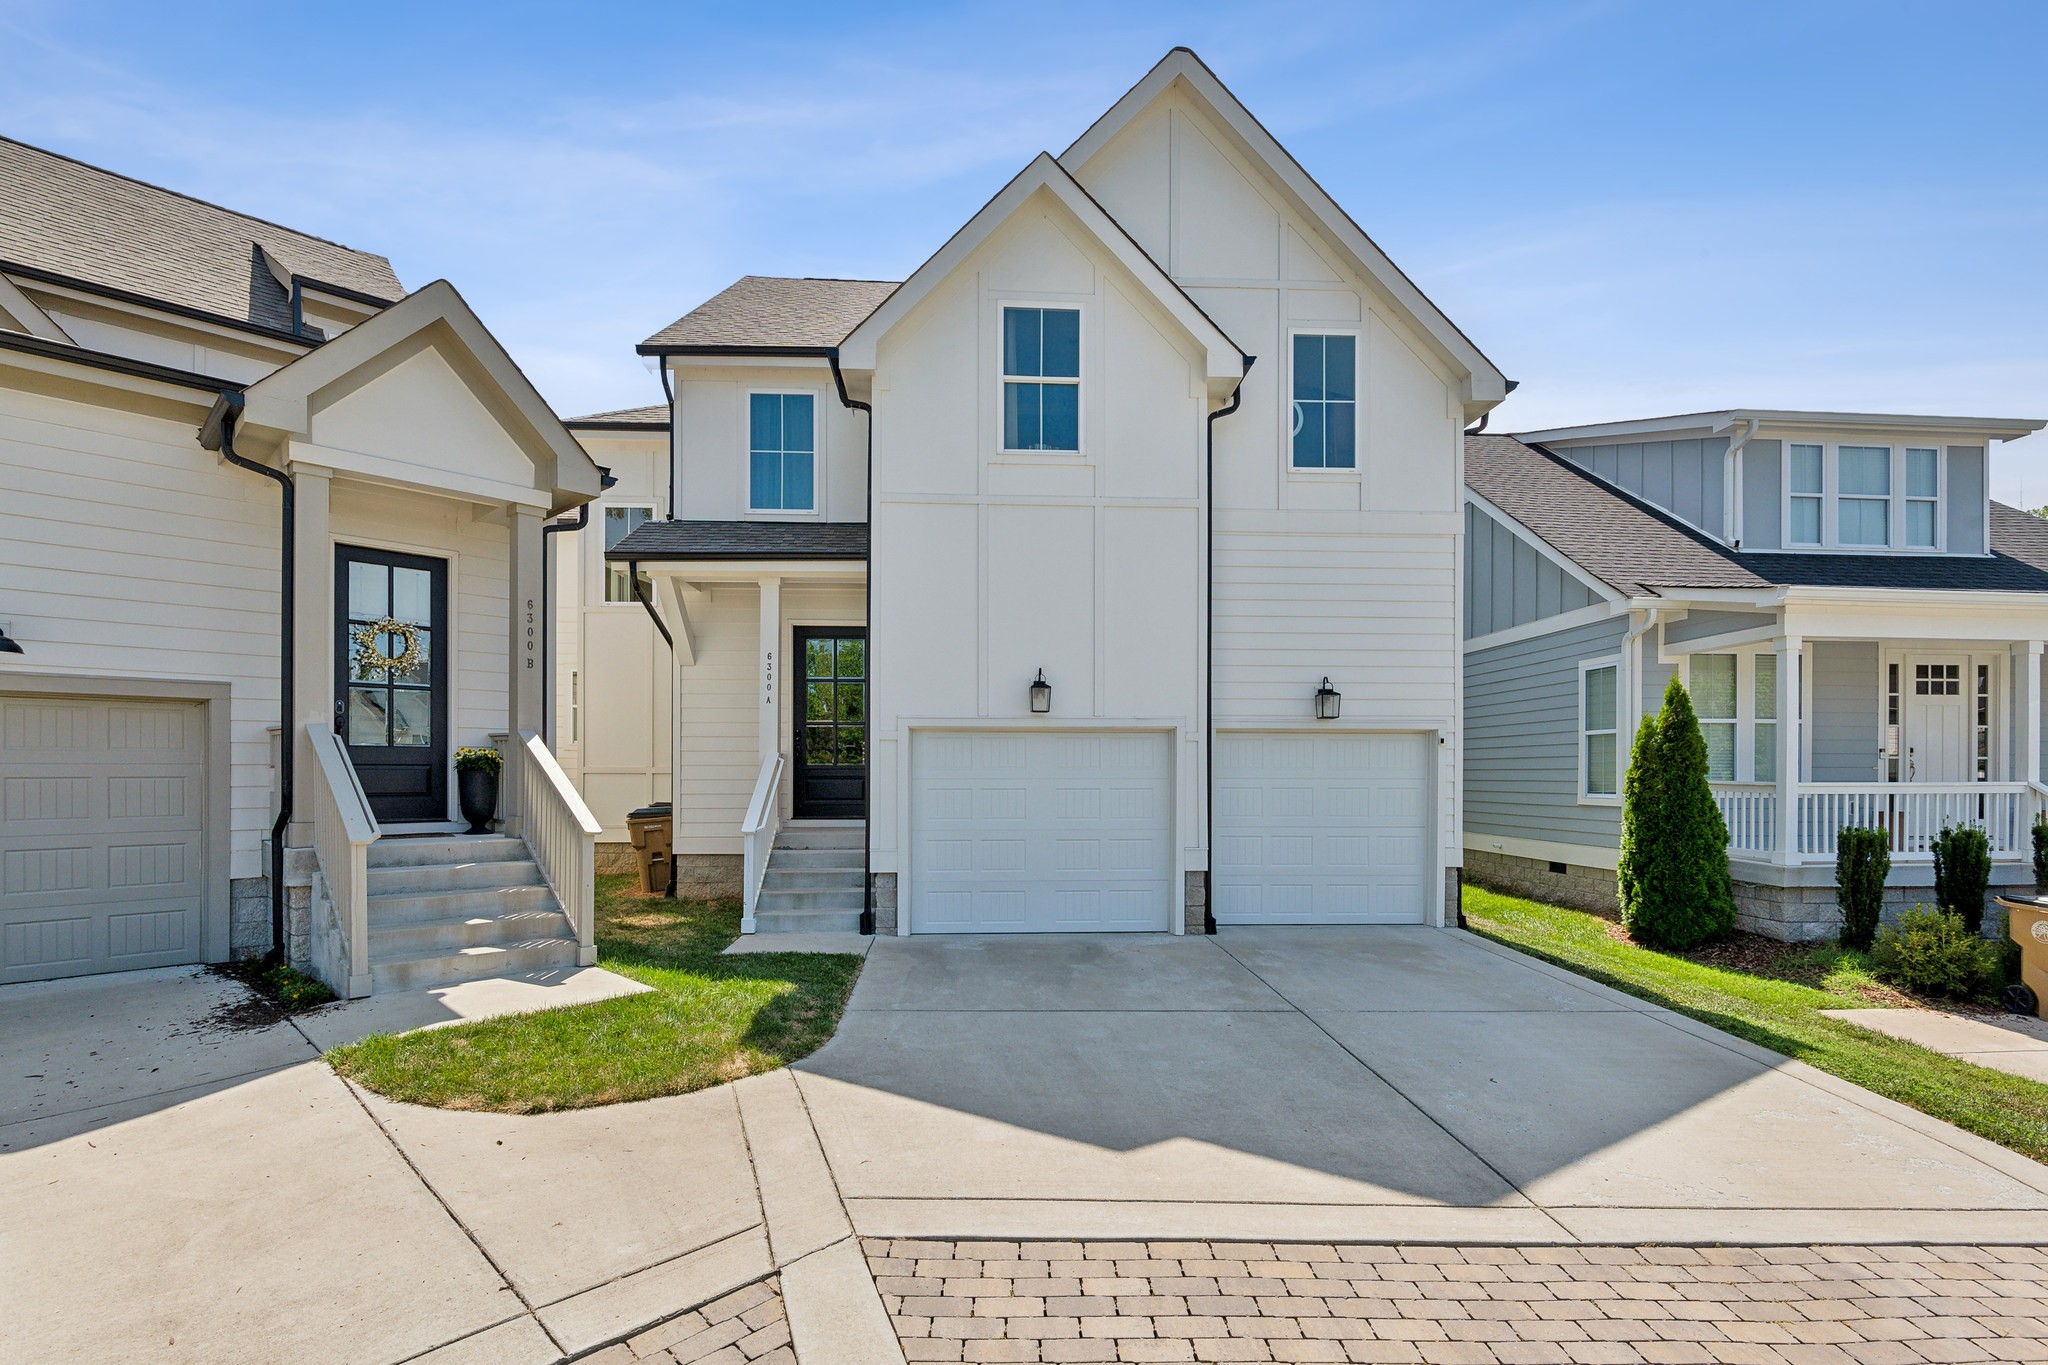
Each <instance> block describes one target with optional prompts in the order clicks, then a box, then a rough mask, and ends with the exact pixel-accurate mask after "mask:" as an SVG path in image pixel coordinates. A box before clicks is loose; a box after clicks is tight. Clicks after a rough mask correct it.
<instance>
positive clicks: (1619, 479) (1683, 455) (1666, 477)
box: [1549, 436, 1728, 536]
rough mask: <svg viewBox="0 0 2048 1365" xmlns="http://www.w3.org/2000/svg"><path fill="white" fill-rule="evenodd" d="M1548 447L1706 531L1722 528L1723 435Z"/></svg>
mask: <svg viewBox="0 0 2048 1365" xmlns="http://www.w3.org/2000/svg"><path fill="white" fill-rule="evenodd" d="M1549 449H1551V450H1552V451H1553V452H1555V453H1556V454H1557V455H1558V456H1560V457H1561V458H1563V459H1565V460H1568V461H1570V462H1571V463H1573V464H1575V465H1577V466H1578V467H1579V468H1581V469H1583V470H1586V471H1587V472H1589V473H1591V474H1593V475H1594V476H1596V477H1598V478H1600V479H1603V480H1605V481H1606V482H1608V483H1611V484H1613V485H1614V486H1615V487H1616V488H1620V489H1623V490H1625V491H1627V492H1630V493H1633V494H1635V495H1636V496H1637V497H1639V498H1641V499H1642V500H1643V501H1644V502H1647V503H1649V504H1650V505H1651V506H1653V507H1659V508H1662V509H1663V510H1664V511H1666V512H1669V513H1670V514H1671V515H1672V516H1675V517H1677V518H1678V519H1679V520H1680V521H1684V522H1688V523H1690V524H1691V525H1694V526H1697V527H1699V528H1700V529H1701V530H1703V531H1705V532H1707V534H1709V535H1715V536H1719V535H1724V534H1726V531H1727V516H1726V512H1725V509H1724V508H1723V506H1722V504H1723V503H1724V502H1725V500H1726V478H1727V474H1726V470H1727V459H1728V438H1727V437H1726V436H1709V437H1704V438H1701V439H1697V440H1687V441H1627V442H1622V443H1619V444H1614V445H1580V446H1551V447H1549Z"/></svg>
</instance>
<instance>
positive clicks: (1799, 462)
mask: <svg viewBox="0 0 2048 1365" xmlns="http://www.w3.org/2000/svg"><path fill="white" fill-rule="evenodd" d="M1790 455H1791V459H1790V461H1789V463H1790V465H1791V489H1792V524H1791V526H1790V527H1789V528H1787V534H1786V539H1785V543H1786V544H1788V545H1818V544H1820V509H1821V490H1822V486H1823V485H1822V483H1821V447H1819V446H1818V445H1802V444H1799V443H1798V442H1794V443H1793V445H1792V448H1791V451H1790Z"/></svg>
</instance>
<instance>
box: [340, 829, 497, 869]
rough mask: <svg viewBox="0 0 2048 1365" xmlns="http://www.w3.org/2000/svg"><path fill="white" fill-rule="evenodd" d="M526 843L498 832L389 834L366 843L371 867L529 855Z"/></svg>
mask: <svg viewBox="0 0 2048 1365" xmlns="http://www.w3.org/2000/svg"><path fill="white" fill-rule="evenodd" d="M530 856H531V855H530V854H528V852H527V851H526V844H525V842H524V841H523V840H520V839H511V838H507V837H506V836H505V835H502V834H389V835H386V836H385V837H384V838H382V839H379V840H378V841H377V842H376V843H374V844H371V845H370V849H369V859H368V861H369V865H370V866H371V867H421V866H427V865H436V866H444V867H445V866H447V865H448V864H450V863H493V862H499V863H501V862H511V861H515V860H518V859H523V858H529V857H530Z"/></svg>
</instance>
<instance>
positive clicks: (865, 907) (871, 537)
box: [825, 346, 903, 934]
mask: <svg viewBox="0 0 2048 1365" xmlns="http://www.w3.org/2000/svg"><path fill="white" fill-rule="evenodd" d="M825 363H826V364H828V365H830V366H831V367H832V384H833V387H835V388H837V389H838V390H839V401H840V403H841V404H842V405H844V406H845V407H848V408H852V409H853V410H855V411H856V412H864V413H866V414H867V415H868V455H867V460H868V473H867V486H868V488H867V491H868V558H867V564H866V566H865V567H866V570H867V571H866V572H865V573H864V574H862V575H861V594H862V596H861V620H862V622H864V623H865V626H866V630H867V651H866V652H867V674H868V688H869V691H868V699H869V702H870V707H869V711H868V715H869V718H870V719H872V718H873V715H874V711H873V706H872V702H873V700H874V690H873V689H874V681H875V408H874V404H872V403H863V402H861V401H860V400H859V399H858V398H855V397H854V396H853V395H852V394H850V393H848V392H847V391H846V376H845V375H844V374H842V373H840V370H839V348H838V347H837V346H834V347H831V348H830V349H828V350H827V351H826V352H825ZM868 738H869V741H870V742H871V743H872V741H873V739H874V732H873V730H872V729H870V730H869V732H868ZM869 757H870V758H872V757H873V753H872V750H871V751H870V753H869ZM873 790H874V787H873V784H872V783H870V784H869V787H868V791H869V792H872V791H873ZM861 799H862V801H864V802H865V801H867V800H868V799H869V797H868V796H867V795H866V794H863V796H862V798H861ZM867 816H868V812H866V811H863V812H862V815H861V824H862V825H863V826H866V825H867V823H868V820H867ZM862 835H863V837H862V839H861V846H860V848H861V852H860V856H861V865H860V883H861V898H860V932H862V933H863V934H872V933H874V932H875V874H874V873H873V872H872V871H871V870H870V866H869V864H870V855H869V853H868V849H869V843H868V839H867V837H866V835H867V831H866V829H865V828H864V829H863V830H862ZM897 913H898V914H899V915H900V914H902V913H903V912H902V908H901V907H900V906H899V907H898V909H897Z"/></svg>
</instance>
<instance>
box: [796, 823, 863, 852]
mask: <svg viewBox="0 0 2048 1365" xmlns="http://www.w3.org/2000/svg"><path fill="white" fill-rule="evenodd" d="M867 843H868V827H867V826H866V825H784V826H783V827H782V828H781V829H779V830H777V831H776V833H775V847H776V848H777V849H778V850H780V849H785V848H866V847H867Z"/></svg>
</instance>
